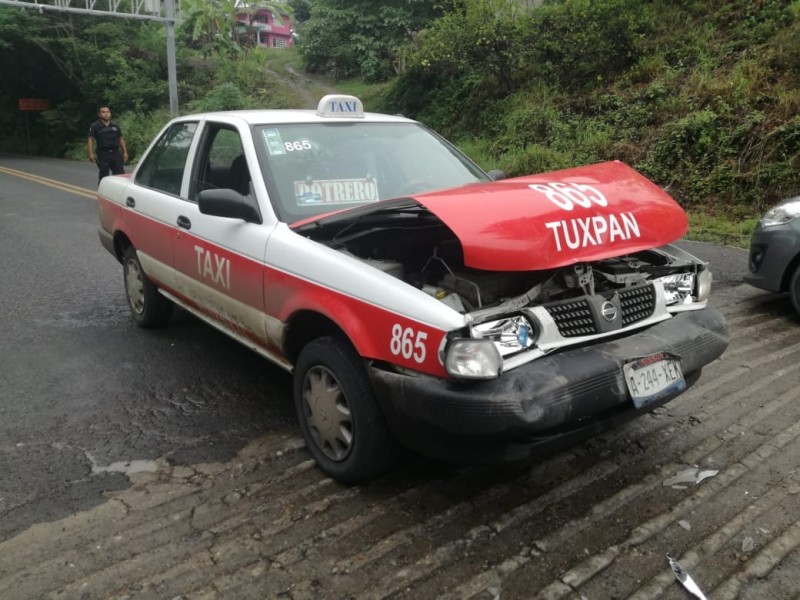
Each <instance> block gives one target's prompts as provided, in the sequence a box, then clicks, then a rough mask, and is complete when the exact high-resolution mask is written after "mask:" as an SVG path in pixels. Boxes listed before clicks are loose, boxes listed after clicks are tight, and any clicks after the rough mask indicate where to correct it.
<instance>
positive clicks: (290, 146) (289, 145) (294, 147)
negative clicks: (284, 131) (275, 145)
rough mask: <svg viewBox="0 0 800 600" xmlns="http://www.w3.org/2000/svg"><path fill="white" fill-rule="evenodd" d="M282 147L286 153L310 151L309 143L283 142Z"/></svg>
mask: <svg viewBox="0 0 800 600" xmlns="http://www.w3.org/2000/svg"><path fill="white" fill-rule="evenodd" d="M283 147H284V148H286V151H287V152H299V151H301V150H311V142H309V141H308V140H302V141H298V142H283Z"/></svg>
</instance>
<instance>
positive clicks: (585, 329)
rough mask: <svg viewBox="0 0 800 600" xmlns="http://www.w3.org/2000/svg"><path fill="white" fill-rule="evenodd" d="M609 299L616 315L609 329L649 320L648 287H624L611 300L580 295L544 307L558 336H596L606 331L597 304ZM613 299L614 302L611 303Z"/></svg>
mask: <svg viewBox="0 0 800 600" xmlns="http://www.w3.org/2000/svg"><path fill="white" fill-rule="evenodd" d="M607 300H610V301H611V302H612V303H614V304H615V305H616V306H617V307H618V309H619V312H620V315H619V318H618V319H616V324H615V325H614V326H612V328H615V329H619V328H622V327H628V326H629V325H633V324H634V323H638V322H639V321H643V320H644V319H647V318H648V317H650V316H651V315H652V314H653V312H654V311H655V308H656V291H655V288H654V287H653V285H652V284H649V283H648V284H646V285H642V286H638V287H634V288H628V289H625V290H622V291H620V292H618V293H616V294H615V296H614V297H612V298H609V299H607V298H605V297H603V296H584V297H582V298H576V299H575V300H567V301H565V302H554V303H552V304H546V305H544V308H545V309H546V310H547V312H548V313H549V314H550V316H551V317H552V318H553V321H555V323H556V326H557V327H558V332H559V333H560V334H561V336H562V337H580V336H584V335H596V334H598V333H602V332H605V331H608V330H609V324H608V323H603V324H600V322H599V321H598V316H599V315H600V305H602V304H603V302H606V301H607ZM615 300H616V301H615Z"/></svg>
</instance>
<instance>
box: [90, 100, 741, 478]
mask: <svg viewBox="0 0 800 600" xmlns="http://www.w3.org/2000/svg"><path fill="white" fill-rule="evenodd" d="M98 206H99V214H100V229H99V233H100V239H101V242H102V244H103V245H104V246H105V248H106V249H107V250H108V251H109V252H110V253H111V254H113V255H114V257H115V258H116V259H117V260H118V261H119V262H120V263H121V264H122V267H123V269H122V270H123V281H124V286H125V292H126V297H127V301H128V304H129V307H130V311H131V314H132V316H133V319H134V320H135V321H136V322H137V323H138V324H139V325H140V326H142V327H155V326H160V325H164V324H165V323H167V322H168V320H169V317H170V313H171V311H172V308H173V306H174V305H176V304H177V305H179V306H181V307H183V308H184V309H185V310H187V311H189V312H191V313H193V314H194V315H196V316H197V317H199V318H201V319H203V320H205V321H206V322H208V323H209V324H211V325H212V326H214V327H216V328H218V329H220V330H221V331H223V332H225V333H226V334H228V335H230V336H231V337H233V338H234V339H236V340H238V341H239V342H241V343H242V344H244V345H245V346H247V347H249V348H251V349H252V350H254V351H256V352H258V353H259V354H261V355H263V356H264V357H266V358H267V359H269V360H270V361H273V362H274V363H276V364H278V365H280V366H281V367H283V368H285V369H286V370H288V371H290V372H291V373H292V374H293V381H294V390H293V395H294V402H295V406H296V411H297V416H298V420H299V423H300V427H301V429H302V432H303V435H304V437H305V440H306V442H307V445H308V449H309V452H310V453H311V455H312V456H313V457H314V459H315V460H316V461H317V463H318V464H319V466H320V467H321V468H322V470H323V471H324V472H325V473H327V474H328V475H329V476H331V477H333V478H334V479H337V480H339V481H344V482H356V481H361V480H364V479H366V478H369V477H372V476H375V475H377V474H379V473H380V472H382V471H384V470H386V469H387V468H388V467H389V466H390V465H391V464H392V461H393V460H394V458H395V457H396V455H397V452H398V448H399V447H401V446H405V447H409V448H413V449H415V450H418V451H420V452H422V453H425V454H428V455H430V456H434V457H440V458H445V459H455V460H467V461H495V460H508V459H520V458H525V457H528V456H531V455H533V454H535V453H536V452H537V451H539V449H540V448H542V447H544V446H546V445H551V444H555V443H559V442H565V441H566V442H569V441H571V440H574V439H578V438H580V437H582V436H585V435H587V434H591V433H594V432H598V431H601V430H602V429H604V428H606V427H610V426H613V425H615V424H617V423H620V422H622V421H624V420H626V419H630V418H633V417H636V416H639V415H642V414H645V413H646V412H648V411H650V410H652V409H653V408H655V407H658V406H661V405H663V404H664V403H666V402H668V401H670V400H671V399H673V398H675V397H676V396H678V395H679V394H681V393H682V392H684V391H685V390H686V389H687V388H688V387H689V386H691V385H692V384H693V383H694V382H695V381H697V379H698V377H699V376H700V372H701V370H702V369H703V367H704V366H706V365H707V364H709V363H710V362H712V361H713V360H715V359H716V358H718V357H719V356H720V355H721V354H722V352H723V351H724V350H725V348H726V346H727V343H728V337H727V329H726V326H725V322H724V319H723V317H722V316H721V315H720V314H719V313H718V312H717V311H716V310H714V309H712V308H710V307H709V306H708V296H709V293H710V289H711V280H712V276H711V272H710V271H709V270H708V267H707V265H706V264H705V263H703V262H702V261H700V260H698V259H697V258H695V257H694V256H692V255H690V254H688V253H686V252H684V251H682V250H680V249H679V248H677V247H676V246H674V245H671V244H672V242H674V241H676V240H678V239H679V238H681V237H682V236H683V235H684V234H685V233H686V230H687V220H686V216H685V214H684V212H683V211H682V210H681V208H680V207H679V206H678V205H677V204H676V202H675V201H674V200H673V199H672V198H670V196H669V195H668V194H667V193H665V192H664V191H663V190H662V189H660V188H659V187H658V186H657V185H655V184H654V183H652V182H651V181H649V180H648V179H646V178H645V177H643V176H642V175H640V174H639V173H637V172H636V171H635V170H633V169H631V168H630V167H628V166H626V165H624V164H622V163H620V162H606V163H600V164H595V165H590V166H583V167H577V168H573V169H568V170H563V171H556V172H550V173H544V174H537V175H530V176H526V177H517V178H513V179H503V178H502V175H501V174H500V173H498V172H491V173H489V174H487V173H485V172H484V171H482V170H481V169H480V168H479V167H478V166H476V165H475V164H474V163H473V162H472V161H470V160H469V159H468V158H467V157H465V156H464V155H463V154H462V153H461V152H459V151H458V150H457V149H456V148H455V147H454V146H453V145H451V144H450V143H448V142H447V141H446V140H444V139H443V138H442V137H440V136H439V135H437V134H436V133H434V132H432V131H431V130H429V129H427V128H426V127H424V126H423V125H421V124H420V123H418V122H415V121H413V120H410V119H406V118H403V117H399V116H389V115H380V114H373V113H366V112H364V110H363V107H362V104H361V102H360V100H359V99H358V98H355V97H352V96H340V95H330V96H326V97H325V98H323V99H322V100H321V101H320V103H319V106H318V108H317V110H309V111H304V110H254V111H232V112H219V113H206V114H196V115H187V116H182V117H178V118H176V119H173V120H172V121H171V122H170V123H168V124H167V125H166V126H165V127H164V129H163V130H162V131H161V133H160V134H159V135H158V136H157V137H156V139H155V140H154V141H153V142H152V144H151V145H150V147H149V148H148V150H147V151H146V153H145V154H144V156H143V158H142V160H141V161H140V162H139V163H138V165H137V166H136V168H135V169H134V171H133V173H132V174H130V175H123V176H110V177H106V178H104V179H103V180H102V181H101V183H100V186H99V189H98Z"/></svg>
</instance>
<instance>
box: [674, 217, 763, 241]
mask: <svg viewBox="0 0 800 600" xmlns="http://www.w3.org/2000/svg"><path fill="white" fill-rule="evenodd" d="M687 214H688V216H689V232H688V233H687V234H686V239H689V240H694V241H698V242H711V243H714V244H722V245H725V246H733V247H734V248H744V249H747V248H749V247H750V236H751V235H752V234H753V230H754V229H755V228H756V223H758V219H759V218H760V215H758V216H748V217H742V218H739V219H731V217H728V216H719V215H714V214H709V213H706V212H703V211H702V210H697V209H691V210H688V211H687Z"/></svg>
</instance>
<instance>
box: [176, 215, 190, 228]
mask: <svg viewBox="0 0 800 600" xmlns="http://www.w3.org/2000/svg"><path fill="white" fill-rule="evenodd" d="M178 227H183V228H184V229H191V228H192V222H191V221H190V220H189V218H188V217H184V216H183V215H180V216H179V217H178Z"/></svg>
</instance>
